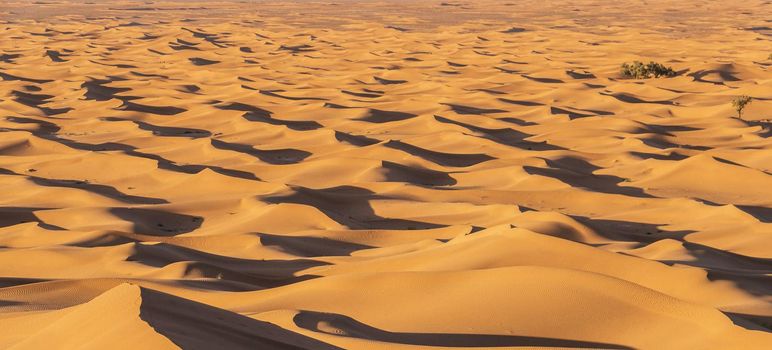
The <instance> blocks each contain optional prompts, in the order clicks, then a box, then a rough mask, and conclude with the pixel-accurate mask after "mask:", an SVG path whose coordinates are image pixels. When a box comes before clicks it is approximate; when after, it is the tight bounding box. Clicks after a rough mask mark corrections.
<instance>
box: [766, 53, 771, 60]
mask: <svg viewBox="0 0 772 350" xmlns="http://www.w3.org/2000/svg"><path fill="white" fill-rule="evenodd" d="M767 59H768V60H770V61H772V53H771V54H769V57H767Z"/></svg>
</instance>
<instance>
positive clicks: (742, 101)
mask: <svg viewBox="0 0 772 350" xmlns="http://www.w3.org/2000/svg"><path fill="white" fill-rule="evenodd" d="M752 101H753V98H751V97H750V96H745V95H743V96H739V97H737V98H735V99H734V100H732V107H734V110H735V111H737V117H738V118H740V119H742V118H743V110H744V109H745V107H746V106H747V105H748V104H750V103H751V102H752Z"/></svg>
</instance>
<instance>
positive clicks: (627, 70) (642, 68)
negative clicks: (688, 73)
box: [622, 61, 676, 79]
mask: <svg viewBox="0 0 772 350" xmlns="http://www.w3.org/2000/svg"><path fill="white" fill-rule="evenodd" d="M622 75H623V76H625V77H628V78H633V79H648V78H651V77H652V76H653V77H655V78H659V77H674V76H675V75H676V72H675V71H674V70H673V68H671V67H665V66H664V65H662V64H661V63H657V62H654V61H652V62H649V63H648V64H643V62H640V61H633V63H627V62H625V63H623V64H622Z"/></svg>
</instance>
